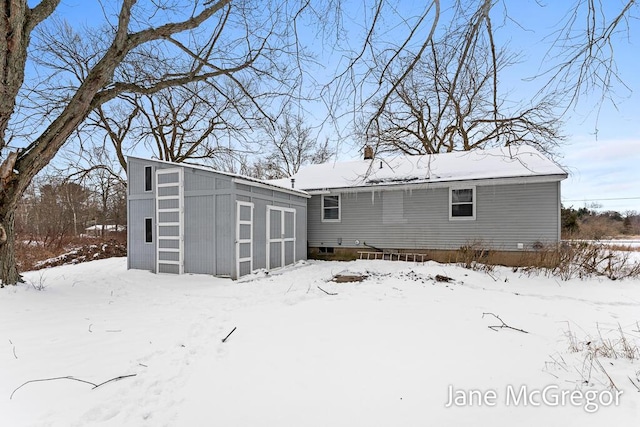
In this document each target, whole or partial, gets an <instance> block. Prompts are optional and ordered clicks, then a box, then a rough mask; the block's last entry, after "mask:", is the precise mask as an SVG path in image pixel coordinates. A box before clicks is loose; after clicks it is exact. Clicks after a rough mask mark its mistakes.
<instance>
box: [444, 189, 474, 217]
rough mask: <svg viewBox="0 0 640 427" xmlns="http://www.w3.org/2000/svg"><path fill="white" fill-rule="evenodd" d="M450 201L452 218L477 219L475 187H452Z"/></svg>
mask: <svg viewBox="0 0 640 427" xmlns="http://www.w3.org/2000/svg"><path fill="white" fill-rule="evenodd" d="M449 202H450V205H451V210H450V211H449V214H450V216H449V217H450V218H451V219H454V218H456V219H475V218H476V206H475V187H470V188H455V189H454V188H452V189H451V192H450V193H449Z"/></svg>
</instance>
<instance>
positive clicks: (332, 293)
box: [318, 286, 338, 295]
mask: <svg viewBox="0 0 640 427" xmlns="http://www.w3.org/2000/svg"><path fill="white" fill-rule="evenodd" d="M318 289H320V290H321V291H322V292H324V293H325V294H327V295H338V294H337V293H336V292H327V291H325V290H324V289H322V288H321V287H320V286H318Z"/></svg>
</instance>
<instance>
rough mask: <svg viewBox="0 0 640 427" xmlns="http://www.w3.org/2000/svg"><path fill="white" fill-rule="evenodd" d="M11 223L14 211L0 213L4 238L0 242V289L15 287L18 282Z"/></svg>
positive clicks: (13, 232)
mask: <svg viewBox="0 0 640 427" xmlns="http://www.w3.org/2000/svg"><path fill="white" fill-rule="evenodd" d="M3 210H4V209H3ZM13 223H14V209H8V210H7V211H6V212H2V213H0V227H2V229H3V230H4V232H3V233H2V235H3V237H6V240H5V239H3V240H4V241H0V287H1V288H3V287H5V286H6V285H15V284H16V283H18V282H19V281H20V275H19V274H18V267H17V266H16V247H15V229H14V227H13Z"/></svg>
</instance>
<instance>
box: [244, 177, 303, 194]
mask: <svg viewBox="0 0 640 427" xmlns="http://www.w3.org/2000/svg"><path fill="white" fill-rule="evenodd" d="M232 181H233V182H234V183H236V184H243V185H249V186H252V187H259V188H266V189H267V190H273V191H280V192H281V193H288V194H293V195H295V196H300V197H305V198H307V199H308V198H310V197H311V196H310V195H309V194H307V193H306V192H305V191H303V190H296V189H295V188H285V187H280V186H277V185H272V184H266V183H264V182H258V181H251V180H248V179H242V178H233V179H232Z"/></svg>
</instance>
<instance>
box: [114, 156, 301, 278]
mask: <svg viewBox="0 0 640 427" xmlns="http://www.w3.org/2000/svg"><path fill="white" fill-rule="evenodd" d="M290 186H291V184H290V183H289V187H290ZM308 198H309V196H308V195H307V193H305V192H304V191H300V190H295V189H292V188H285V187H284V186H278V185H274V184H270V183H266V182H264V181H260V180H256V179H253V178H249V177H244V176H241V175H235V174H230V173H225V172H220V171H216V170H214V169H211V168H207V167H204V166H195V165H186V164H178V163H170V162H165V161H159V160H149V159H142V158H137V157H129V158H128V197H127V199H128V200H127V215H128V221H127V224H128V234H127V240H128V252H127V253H128V255H127V262H128V268H130V269H141V270H150V271H153V272H156V273H173V274H182V273H198V274H212V275H215V276H223V277H231V278H234V279H237V278H238V277H240V276H243V275H246V274H249V273H250V272H252V271H253V270H256V269H263V268H264V269H267V270H271V269H274V268H279V267H283V266H286V265H289V264H293V263H295V262H296V261H298V260H301V259H306V256H307V199H308Z"/></svg>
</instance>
